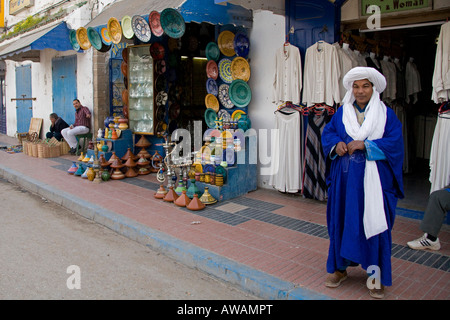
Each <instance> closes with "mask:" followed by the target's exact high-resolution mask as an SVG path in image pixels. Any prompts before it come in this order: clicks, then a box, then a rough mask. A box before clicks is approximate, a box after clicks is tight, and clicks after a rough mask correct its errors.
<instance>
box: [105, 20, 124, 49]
mask: <svg viewBox="0 0 450 320" xmlns="http://www.w3.org/2000/svg"><path fill="white" fill-rule="evenodd" d="M107 30H108V34H109V37H110V38H111V42H112V43H114V44H118V43H120V40H122V27H121V26H120V22H119V20H117V19H116V18H109V20H108V24H107Z"/></svg>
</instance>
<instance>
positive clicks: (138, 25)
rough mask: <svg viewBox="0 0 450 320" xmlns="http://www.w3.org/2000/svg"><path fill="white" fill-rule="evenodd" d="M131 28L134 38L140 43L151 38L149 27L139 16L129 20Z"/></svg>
mask: <svg viewBox="0 0 450 320" xmlns="http://www.w3.org/2000/svg"><path fill="white" fill-rule="evenodd" d="M131 28H132V29H133V32H134V34H135V35H136V38H138V39H139V40H141V41H142V42H149V41H150V39H151V37H152V32H151V31H150V26H149V25H148V23H147V21H146V20H145V19H144V18H142V17H141V16H139V15H135V16H133V18H132V19H131Z"/></svg>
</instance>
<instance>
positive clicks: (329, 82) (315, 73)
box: [302, 41, 341, 106]
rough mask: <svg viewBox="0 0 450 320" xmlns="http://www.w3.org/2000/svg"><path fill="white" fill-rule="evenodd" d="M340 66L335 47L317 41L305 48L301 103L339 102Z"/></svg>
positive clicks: (309, 104)
mask: <svg viewBox="0 0 450 320" xmlns="http://www.w3.org/2000/svg"><path fill="white" fill-rule="evenodd" d="M340 75H341V68H340V66H339V58H338V54H337V51H336V48H335V47H333V46H332V45H331V44H329V43H326V42H324V41H318V42H316V43H315V44H313V45H312V46H310V47H309V48H308V49H307V50H306V55H305V70H304V78H303V99H302V100H303V103H304V104H306V105H307V106H311V105H314V104H316V103H325V104H327V105H329V106H332V105H333V104H334V102H336V103H339V102H341V97H340V93H339V77H340Z"/></svg>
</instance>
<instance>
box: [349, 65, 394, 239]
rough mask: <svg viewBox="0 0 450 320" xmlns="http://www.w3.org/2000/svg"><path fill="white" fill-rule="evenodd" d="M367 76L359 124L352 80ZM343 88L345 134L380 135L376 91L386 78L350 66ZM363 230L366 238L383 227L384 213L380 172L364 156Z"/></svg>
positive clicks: (381, 108) (382, 112) (381, 110)
mask: <svg viewBox="0 0 450 320" xmlns="http://www.w3.org/2000/svg"><path fill="white" fill-rule="evenodd" d="M363 79H367V80H369V81H370V82H372V84H373V85H374V86H373V94H372V97H371V98H370V101H369V103H368V104H367V106H366V110H365V118H364V122H363V124H362V125H361V126H360V125H359V123H358V120H357V117H356V113H355V109H354V107H353V102H354V101H355V96H354V95H353V88H352V87H353V82H354V81H356V80H363ZM343 82H344V83H343V84H344V87H345V88H346V89H347V93H346V94H345V97H344V100H343V101H342V103H343V108H344V109H343V116H342V120H343V123H344V126H345V131H346V132H347V134H348V135H349V136H350V137H352V138H353V140H360V141H364V140H366V139H369V140H375V139H380V138H382V137H383V134H384V127H385V125H386V106H385V104H384V103H383V102H382V101H381V100H380V93H381V92H383V91H384V89H385V88H386V79H385V78H384V76H383V75H382V74H381V73H379V72H378V71H377V70H376V69H374V68H367V67H356V68H353V69H351V70H350V71H349V72H348V73H347V74H346V75H345V76H344V79H343ZM363 224H364V232H365V234H366V238H367V239H369V238H370V237H373V236H375V235H377V234H380V233H382V232H384V231H385V230H387V228H388V226H387V222H386V214H385V211H384V201H383V190H382V188H381V181H380V175H379V173H378V168H377V164H376V162H375V161H369V160H367V159H366V169H365V171H364V217H363Z"/></svg>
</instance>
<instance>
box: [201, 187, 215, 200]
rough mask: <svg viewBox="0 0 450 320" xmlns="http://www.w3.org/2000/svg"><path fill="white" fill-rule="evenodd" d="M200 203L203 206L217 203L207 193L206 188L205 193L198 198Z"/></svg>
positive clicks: (206, 188) (207, 189)
mask: <svg viewBox="0 0 450 320" xmlns="http://www.w3.org/2000/svg"><path fill="white" fill-rule="evenodd" d="M200 201H201V202H202V203H204V204H213V203H216V202H217V200H216V199H214V197H213V196H212V195H211V194H210V193H209V188H208V187H205V192H204V193H203V194H202V196H201V197H200Z"/></svg>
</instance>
